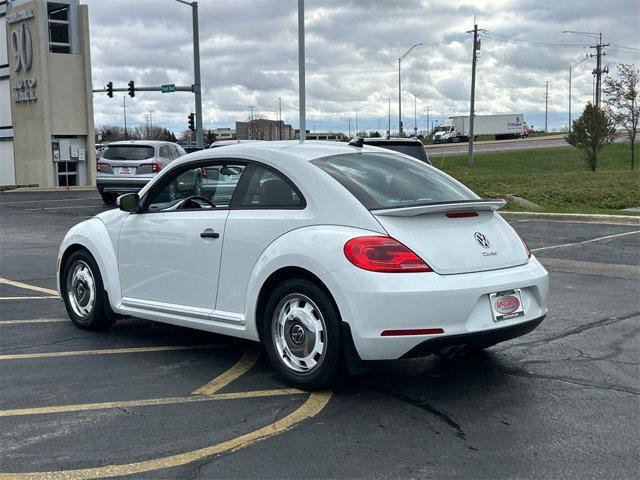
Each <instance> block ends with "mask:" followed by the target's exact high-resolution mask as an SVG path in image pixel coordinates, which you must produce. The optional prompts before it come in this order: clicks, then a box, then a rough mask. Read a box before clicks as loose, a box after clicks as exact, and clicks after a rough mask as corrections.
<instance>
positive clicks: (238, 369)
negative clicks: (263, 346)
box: [192, 350, 260, 395]
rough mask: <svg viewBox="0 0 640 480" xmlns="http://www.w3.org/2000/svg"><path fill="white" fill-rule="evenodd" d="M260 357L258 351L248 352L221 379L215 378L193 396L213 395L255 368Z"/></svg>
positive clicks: (193, 393)
mask: <svg viewBox="0 0 640 480" xmlns="http://www.w3.org/2000/svg"><path fill="white" fill-rule="evenodd" d="M259 357H260V352H259V351H258V350H251V351H247V352H245V353H244V355H242V358H240V360H238V362H237V363H236V364H235V365H234V366H233V367H231V368H230V369H229V370H227V371H226V372H224V373H223V374H222V375H220V376H219V377H216V378H214V379H213V380H211V381H210V382H209V383H207V384H206V385H203V386H202V387H200V388H199V389H197V390H195V391H194V392H192V395H211V394H213V393H215V392H217V391H219V390H221V389H222V388H224V387H226V386H227V385H229V384H230V383H231V382H233V381H234V380H235V379H236V378H238V377H240V376H241V375H244V374H245V373H246V372H247V371H248V370H249V369H250V368H251V367H253V366H254V365H255V364H256V362H257V361H258V358H259Z"/></svg>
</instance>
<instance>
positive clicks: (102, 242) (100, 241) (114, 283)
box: [56, 218, 122, 312]
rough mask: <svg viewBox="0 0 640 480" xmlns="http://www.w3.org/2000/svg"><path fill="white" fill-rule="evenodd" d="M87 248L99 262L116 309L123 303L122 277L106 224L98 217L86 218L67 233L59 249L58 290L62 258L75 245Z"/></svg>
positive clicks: (103, 280) (111, 300)
mask: <svg viewBox="0 0 640 480" xmlns="http://www.w3.org/2000/svg"><path fill="white" fill-rule="evenodd" d="M78 245H79V246H81V247H84V248H86V249H87V250H88V251H89V252H90V253H91V255H93V258H94V259H95V260H96V263H97V264H98V268H99V269H100V275H101V276H102V282H103V284H104V288H105V290H106V291H107V294H108V296H109V303H110V305H111V308H112V309H113V310H114V311H116V312H117V311H118V306H119V305H120V304H121V303H122V293H121V290H120V277H119V275H118V262H117V255H116V252H115V250H114V246H113V243H112V241H111V238H110V236H109V232H108V231H107V228H106V226H105V224H104V223H103V222H102V221H101V220H100V219H98V218H91V219H89V220H85V221H84V222H81V223H79V224H77V225H75V226H74V227H72V228H71V230H69V231H68V232H67V234H66V235H65V237H64V239H63V240H62V243H61V244H60V249H59V250H58V262H57V265H58V272H57V275H56V279H57V286H58V292H59V293H60V295H62V292H61V289H60V283H61V279H60V277H61V275H62V264H61V262H62V258H63V256H64V254H65V252H66V251H67V250H68V249H69V248H72V247H74V246H78Z"/></svg>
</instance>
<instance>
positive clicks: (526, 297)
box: [322, 258, 549, 360]
mask: <svg viewBox="0 0 640 480" xmlns="http://www.w3.org/2000/svg"><path fill="white" fill-rule="evenodd" d="M322 280H323V281H324V282H325V285H326V286H327V287H328V288H329V290H330V291H331V293H332V294H333V296H334V299H335V301H336V303H337V306H338V309H339V310H340V315H341V317H342V320H343V321H344V322H346V323H348V325H349V328H350V331H351V335H352V338H353V344H354V347H355V349H356V351H357V353H358V355H359V356H360V358H361V359H363V360H391V359H397V358H401V357H403V356H406V355H412V356H413V355H422V354H428V353H431V352H432V351H434V350H439V349H441V348H446V346H447V345H448V344H449V343H450V344H452V345H457V344H460V343H464V340H470V339H471V338H473V337H476V340H475V341H474V342H476V343H477V344H478V346H483V344H484V343H487V345H486V346H489V345H493V344H495V343H498V342H501V341H504V340H508V339H510V338H515V337H517V336H519V335H524V334H525V333H528V332H529V331H531V330H533V329H534V328H535V327H536V326H537V324H539V323H540V322H541V321H542V318H544V316H545V315H546V313H547V296H548V290H549V286H548V284H549V278H548V273H547V271H546V270H545V269H544V267H542V265H540V263H539V262H538V261H537V260H536V259H535V258H531V260H530V261H529V262H528V263H527V264H525V265H520V266H517V267H512V268H504V269H500V270H492V271H485V272H477V273H465V274H459V275H439V274H437V273H435V272H425V273H406V274H403V273H397V274H396V273H387V274H385V273H377V272H368V271H365V270H361V269H359V268H356V267H355V266H354V267H345V268H342V269H340V270H336V271H333V272H330V273H328V274H326V275H324V276H323V277H322ZM515 288H519V289H521V293H522V303H523V306H524V309H525V315H524V316H522V317H518V318H514V319H510V320H504V321H500V322H495V321H494V320H493V314H492V312H491V305H490V303H489V294H491V293H494V292H498V291H503V290H509V289H515ZM536 321H537V324H535V325H534V323H535V322H536ZM512 327H513V328H512ZM432 328H433V329H435V328H439V329H442V330H443V331H444V333H435V334H428V335H399V336H382V332H383V331H385V330H409V329H432ZM432 340H437V341H438V342H437V343H433V344H431V343H428V342H430V341H432ZM461 341H462V342H461ZM422 344H425V345H424V346H423V347H422V348H418V347H420V346H421V345H422Z"/></svg>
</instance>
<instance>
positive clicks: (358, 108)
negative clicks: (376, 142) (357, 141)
mask: <svg viewBox="0 0 640 480" xmlns="http://www.w3.org/2000/svg"><path fill="white" fill-rule="evenodd" d="M366 106H367V104H366V103H365V104H364V105H360V106H359V107H356V137H357V136H358V110H360V109H361V108H364V107H366Z"/></svg>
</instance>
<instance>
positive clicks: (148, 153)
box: [102, 145, 154, 160]
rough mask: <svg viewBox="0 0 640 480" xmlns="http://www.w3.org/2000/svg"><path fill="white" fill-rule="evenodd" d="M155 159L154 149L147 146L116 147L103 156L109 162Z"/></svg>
mask: <svg viewBox="0 0 640 480" xmlns="http://www.w3.org/2000/svg"><path fill="white" fill-rule="evenodd" d="M153 157H154V153H153V147H148V146H145V145H114V146H112V147H108V148H107V149H106V150H105V152H104V153H103V154H102V158H106V159H108V160H146V159H148V158H153Z"/></svg>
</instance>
